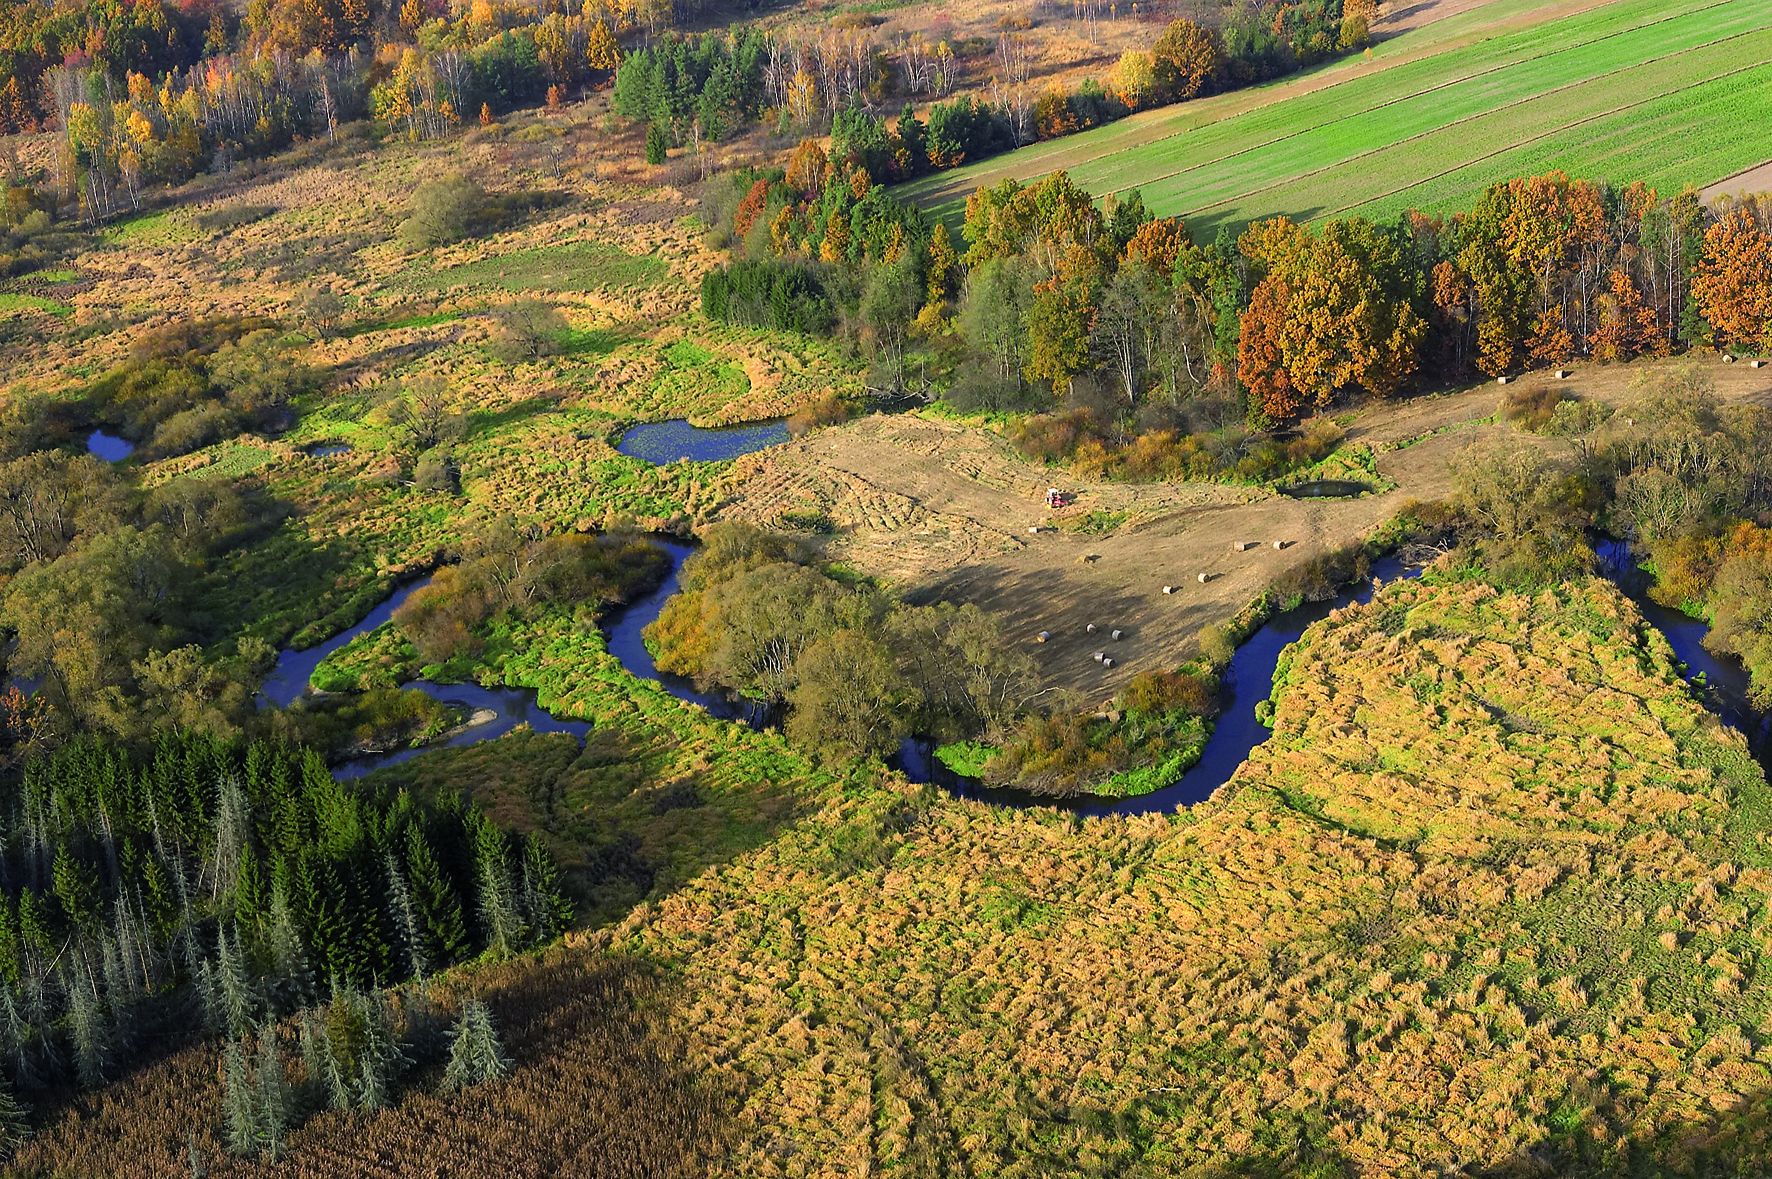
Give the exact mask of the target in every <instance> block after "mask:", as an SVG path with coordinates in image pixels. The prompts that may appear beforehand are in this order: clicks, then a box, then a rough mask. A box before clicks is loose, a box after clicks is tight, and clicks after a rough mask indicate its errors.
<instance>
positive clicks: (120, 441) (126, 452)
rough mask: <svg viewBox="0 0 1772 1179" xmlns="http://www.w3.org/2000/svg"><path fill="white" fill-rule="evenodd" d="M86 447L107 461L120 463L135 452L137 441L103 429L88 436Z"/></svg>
mask: <svg viewBox="0 0 1772 1179" xmlns="http://www.w3.org/2000/svg"><path fill="white" fill-rule="evenodd" d="M86 449H87V451H89V452H90V453H91V454H93V455H95V456H96V457H98V458H102V459H104V460H105V461H106V462H107V463H120V462H122V461H123V460H124V459H126V458H128V457H129V456H130V455H132V454H134V453H135V443H133V442H131V441H129V439H127V438H119V437H117V436H116V435H115V434H107V433H105V432H104V431H103V430H94V431H93V432H92V433H90V434H88V435H87V436H86Z"/></svg>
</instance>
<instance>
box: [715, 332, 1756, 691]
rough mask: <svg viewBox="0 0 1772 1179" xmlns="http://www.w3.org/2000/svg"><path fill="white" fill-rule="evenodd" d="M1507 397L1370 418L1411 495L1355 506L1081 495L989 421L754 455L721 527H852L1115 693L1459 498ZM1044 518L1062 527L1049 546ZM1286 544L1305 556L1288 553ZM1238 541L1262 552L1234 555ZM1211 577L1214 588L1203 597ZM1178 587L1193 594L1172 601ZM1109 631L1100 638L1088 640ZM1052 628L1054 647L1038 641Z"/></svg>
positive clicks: (841, 438) (1721, 384)
mask: <svg viewBox="0 0 1772 1179" xmlns="http://www.w3.org/2000/svg"><path fill="white" fill-rule="evenodd" d="M1669 363H1678V362H1669ZM1701 363H1703V364H1704V367H1705V369H1706V371H1707V372H1709V373H1711V375H1712V376H1713V377H1714V379H1715V380H1716V383H1717V386H1718V390H1719V392H1720V394H1721V395H1722V396H1723V397H1725V398H1727V399H1730V400H1748V399H1772V368H1769V369H1762V370H1754V369H1751V368H1749V367H1747V366H1746V365H1743V364H1736V365H1726V364H1723V363H1721V362H1720V361H1716V360H1714V359H1713V360H1707V361H1703V362H1701ZM1653 367H1654V366H1649V365H1633V366H1628V367H1620V368H1590V369H1584V370H1582V371H1580V372H1579V373H1578V374H1577V375H1576V376H1575V377H1574V378H1573V379H1571V380H1569V381H1567V382H1561V384H1564V385H1565V387H1567V388H1568V389H1569V390H1570V391H1571V392H1572V393H1574V394H1576V395H1577V396H1579V397H1581V398H1583V399H1588V400H1600V401H1605V402H1608V403H1610V404H1622V403H1624V402H1626V401H1628V400H1630V399H1631V397H1633V396H1634V394H1633V392H1632V383H1633V381H1634V380H1635V379H1636V378H1637V376H1638V375H1639V374H1640V373H1642V372H1644V371H1645V370H1646V369H1652V368H1653ZM1550 383H1553V378H1552V377H1551V376H1550V375H1549V374H1533V375H1531V376H1528V377H1526V378H1524V379H1523V381H1522V383H1521V385H1520V386H1517V387H1523V388H1527V389H1530V388H1532V387H1533V386H1535V385H1542V384H1550ZM1499 401H1500V390H1499V389H1498V388H1497V387H1496V386H1495V385H1494V384H1483V385H1478V386H1475V387H1473V388H1470V389H1466V390H1462V391H1459V392H1454V393H1446V394H1439V395H1434V396H1424V397H1418V398H1414V399H1411V400H1408V401H1404V402H1401V403H1379V404H1374V405H1369V406H1367V407H1365V408H1363V409H1361V410H1360V411H1358V412H1357V413H1356V414H1354V415H1353V416H1352V420H1351V422H1350V424H1349V427H1348V444H1350V445H1366V446H1370V447H1372V448H1373V449H1374V450H1376V451H1377V452H1379V459H1378V469H1379V472H1380V474H1381V475H1383V476H1384V477H1385V478H1386V479H1387V480H1389V481H1391V482H1394V483H1395V484H1396V485H1397V486H1396V487H1395V489H1393V490H1389V491H1386V492H1383V493H1382V494H1377V495H1368V496H1365V497H1362V498H1360V499H1355V500H1294V499H1290V498H1287V497H1286V496H1283V495H1279V494H1277V493H1274V492H1270V491H1266V490H1263V489H1260V488H1253V487H1240V486H1233V485H1227V484H1212V483H1185V484H1174V483H1144V484H1134V483H1113V482H1104V481H1096V482H1089V481H1083V482H1079V481H1077V480H1076V479H1074V478H1072V477H1071V476H1069V475H1068V474H1066V473H1065V472H1063V471H1061V470H1059V469H1057V468H1049V467H1044V466H1041V465H1039V464H1037V463H1033V462H1030V461H1028V460H1027V459H1024V458H1022V457H1021V456H1020V455H1019V454H1017V453H1016V452H1015V451H1014V449H1013V448H1012V447H1011V446H1010V445H1009V443H1008V442H1006V441H1005V440H1003V439H1002V438H1000V437H998V436H997V435H995V434H992V433H989V432H987V431H984V430H981V429H978V428H977V427H975V426H970V425H965V424H960V423H956V422H951V421H944V420H940V419H935V418H925V417H921V416H914V415H897V416H887V415H878V414H876V415H873V416H870V417H867V418H863V419H861V420H859V421H855V422H851V423H849V424H847V425H843V426H839V427H835V428H832V429H828V430H822V431H819V432H817V433H815V434H812V435H810V436H808V437H806V438H802V439H799V440H797V441H795V442H793V443H790V444H788V445H786V446H782V447H778V448H776V449H773V450H769V451H765V452H761V453H759V454H756V455H751V456H748V457H747V458H745V459H742V460H740V461H739V462H738V463H737V464H735V466H734V468H733V471H732V473H731V475H730V476H729V480H728V482H727V483H726V484H725V485H724V487H723V488H722V489H721V490H722V493H723V495H724V496H725V497H726V498H725V502H724V503H723V504H722V506H721V508H720V509H719V512H720V514H721V515H723V516H725V517H727V518H737V519H745V520H751V521H754V522H758V523H766V524H767V523H776V522H778V521H780V519H781V517H782V516H783V515H784V514H786V513H795V512H819V513H822V514H823V515H824V516H826V517H827V518H828V519H829V520H830V521H831V523H832V524H833V525H834V527H835V533H834V535H833V536H832V538H831V540H830V541H829V542H828V552H829V555H830V556H831V557H832V558H834V559H837V560H842V561H846V562H849V563H851V564H853V565H855V566H856V567H857V568H859V569H862V570H864V571H866V572H869V573H872V574H875V575H877V576H880V577H882V578H884V579H886V580H888V581H889V582H891V583H892V584H894V585H896V586H898V587H900V588H901V589H903V590H904V591H905V592H907V593H908V594H910V595H911V596H913V597H916V598H919V599H923V598H927V599H931V600H933V599H952V600H956V601H967V602H973V603H976V604H977V605H978V606H980V607H981V608H983V609H986V610H988V611H990V612H991V613H993V614H995V615H997V616H998V617H999V618H1000V619H1001V620H1002V622H1003V624H1004V630H1005V633H1006V634H1007V635H1008V636H1009V637H1010V638H1011V639H1012V640H1013V641H1015V642H1017V643H1018V644H1020V645H1022V647H1023V648H1024V649H1025V650H1026V651H1028V652H1029V653H1030V654H1032V655H1034V656H1035V658H1036V659H1037V660H1038V661H1039V663H1040V666H1041V667H1042V668H1043V669H1044V670H1045V672H1046V674H1047V676H1048V677H1049V682H1051V683H1053V684H1057V685H1061V686H1063V687H1066V688H1071V689H1074V690H1076V691H1078V692H1081V693H1083V694H1084V696H1085V698H1088V697H1091V696H1100V697H1103V698H1105V697H1106V696H1108V695H1110V694H1111V693H1112V692H1113V691H1114V690H1116V689H1118V688H1119V687H1121V686H1122V685H1123V684H1124V683H1125V681H1126V680H1127V679H1129V678H1130V677H1131V676H1132V675H1133V674H1135V673H1137V672H1140V671H1146V670H1151V669H1154V668H1168V667H1173V666H1175V665H1176V664H1178V663H1180V662H1181V661H1182V660H1183V659H1185V658H1186V657H1187V655H1188V653H1189V652H1190V651H1191V650H1192V649H1193V646H1194V643H1195V641H1196V638H1197V636H1198V633H1199V631H1200V628H1201V627H1203V626H1207V625H1214V624H1222V623H1224V622H1227V621H1229V620H1230V618H1231V617H1232V616H1233V615H1235V614H1236V613H1237V612H1238V611H1239V610H1241V609H1242V608H1243V607H1244V606H1246V605H1248V603H1249V602H1250V601H1252V600H1253V599H1254V598H1255V597H1256V596H1258V595H1259V594H1260V593H1261V592H1262V591H1263V590H1264V589H1266V588H1267V587H1268V586H1269V585H1271V584H1272V583H1273V582H1274V581H1275V580H1276V579H1277V578H1279V577H1280V576H1282V575H1284V574H1285V573H1287V572H1288V571H1289V570H1291V569H1294V568H1296V567H1297V566H1299V565H1301V564H1303V563H1304V562H1305V561H1308V560H1309V559H1311V558H1313V557H1316V556H1319V555H1321V554H1323V553H1326V552H1329V551H1332V550H1335V549H1338V548H1342V547H1345V546H1348V545H1352V544H1356V543H1358V542H1359V541H1361V540H1362V539H1363V538H1365V537H1366V536H1367V535H1369V534H1370V533H1371V532H1372V531H1373V530H1374V529H1375V528H1377V527H1378V526H1379V525H1380V524H1382V523H1383V522H1384V521H1386V520H1387V519H1389V518H1391V517H1392V516H1394V515H1395V514H1396V513H1397V511H1398V510H1399V509H1400V508H1401V507H1402V506H1403V505H1404V504H1406V503H1408V502H1409V501H1411V500H1422V501H1426V500H1432V499H1436V498H1440V497H1443V496H1445V495H1446V494H1447V493H1448V492H1449V491H1450V490H1451V486H1452V483H1451V474H1450V461H1451V459H1452V457H1453V456H1454V455H1455V454H1457V453H1458V452H1459V451H1460V450H1462V449H1463V448H1464V447H1466V446H1468V445H1470V444H1471V443H1472V442H1473V441H1476V440H1479V439H1481V438H1483V437H1486V436H1489V435H1492V434H1496V433H1499V432H1501V431H1503V430H1505V429H1507V428H1508V427H1504V426H1500V425H1497V424H1494V423H1493V422H1492V421H1490V420H1489V419H1491V418H1493V416H1494V415H1495V413H1496V410H1497V407H1498V405H1499ZM1547 445H1554V444H1550V443H1547ZM1054 485H1057V486H1061V487H1063V488H1064V489H1065V490H1066V491H1068V492H1071V493H1074V495H1075V497H1076V498H1075V501H1074V503H1073V504H1071V505H1070V506H1069V507H1067V508H1065V509H1063V510H1061V511H1058V512H1048V511H1047V510H1046V509H1045V508H1044V507H1043V504H1042V497H1043V495H1044V492H1045V490H1046V488H1047V487H1049V486H1054ZM1095 512H1101V513H1115V514H1117V513H1125V518H1124V520H1123V521H1122V522H1120V523H1119V524H1118V526H1117V527H1114V528H1112V530H1111V531H1108V532H1106V533H1105V534H1103V535H1091V534H1087V533H1083V532H1078V531H1075V530H1074V529H1075V527H1076V525H1078V524H1079V523H1080V522H1081V521H1083V520H1084V519H1085V518H1087V517H1088V516H1089V515H1090V513H1095ZM1036 523H1039V524H1052V523H1056V524H1057V525H1058V527H1057V528H1056V529H1047V530H1043V531H1041V532H1040V533H1039V534H1038V535H1030V534H1029V532H1028V529H1029V527H1030V526H1032V525H1034V524H1036ZM1276 540H1279V541H1284V542H1286V545H1287V547H1286V548H1285V549H1284V550H1283V551H1276V550H1275V549H1274V548H1273V543H1272V542H1274V541H1276ZM1236 541H1253V542H1256V544H1257V547H1255V548H1252V549H1250V550H1248V551H1247V552H1242V553H1238V552H1234V551H1233V544H1234V542H1236ZM1201 573H1206V574H1209V575H1210V576H1211V580H1210V581H1208V582H1207V583H1206V584H1204V585H1202V584H1200V582H1199V575H1200V574H1201ZM1165 585H1170V586H1173V587H1174V588H1175V592H1174V593H1173V594H1169V595H1165V594H1164V593H1163V587H1164V586H1165ZM1091 622H1093V623H1095V624H1096V625H1097V627H1098V628H1099V630H1098V632H1097V633H1095V634H1091V633H1089V632H1088V631H1087V630H1086V629H1085V628H1086V626H1087V624H1088V623H1091ZM1113 627H1119V628H1122V629H1124V630H1125V631H1126V632H1127V634H1126V637H1125V638H1124V639H1123V640H1121V641H1120V642H1118V643H1113V642H1112V640H1109V639H1106V638H1105V637H1104V634H1103V633H1102V632H1105V631H1106V630H1107V629H1109V628H1113ZM1041 631H1049V632H1050V633H1051V639H1050V641H1048V642H1046V643H1044V644H1040V643H1037V642H1035V636H1036V635H1038V634H1039V633H1040V632H1041ZM1108 645H1111V646H1112V647H1113V650H1114V654H1115V656H1116V659H1117V660H1118V663H1117V666H1115V667H1114V668H1112V669H1110V670H1106V671H1104V670H1103V669H1102V668H1101V666H1100V665H1098V664H1097V663H1095V662H1094V660H1093V659H1091V658H1090V653H1091V652H1092V651H1095V650H1099V649H1103V648H1104V647H1105V646H1108Z"/></svg>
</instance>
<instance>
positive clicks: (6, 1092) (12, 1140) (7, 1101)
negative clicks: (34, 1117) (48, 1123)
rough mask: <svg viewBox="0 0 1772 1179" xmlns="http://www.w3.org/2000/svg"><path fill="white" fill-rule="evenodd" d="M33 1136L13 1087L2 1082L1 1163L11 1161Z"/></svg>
mask: <svg viewBox="0 0 1772 1179" xmlns="http://www.w3.org/2000/svg"><path fill="white" fill-rule="evenodd" d="M30 1136H31V1125H30V1123H29V1122H28V1121H26V1120H25V1110H24V1107H23V1106H21V1105H20V1104H19V1102H18V1098H17V1097H15V1096H13V1093H12V1087H11V1086H10V1085H7V1084H5V1083H4V1082H0V1163H4V1162H7V1161H9V1160H10V1159H11V1158H12V1156H13V1155H15V1154H17V1153H18V1148H19V1147H21V1146H23V1145H24V1144H25V1141H26V1140H27V1139H28V1138H30Z"/></svg>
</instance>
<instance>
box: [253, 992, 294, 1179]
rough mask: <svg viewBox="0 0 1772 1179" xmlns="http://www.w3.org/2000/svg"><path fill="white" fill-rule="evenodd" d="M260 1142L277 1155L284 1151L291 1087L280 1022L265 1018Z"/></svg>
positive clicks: (260, 1064)
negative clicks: (279, 1033) (279, 1037)
mask: <svg viewBox="0 0 1772 1179" xmlns="http://www.w3.org/2000/svg"><path fill="white" fill-rule="evenodd" d="M257 1080H258V1084H257V1090H258V1119H257V1121H258V1125H257V1131H258V1144H259V1149H260V1150H261V1151H263V1152H264V1153H266V1154H268V1155H270V1156H271V1157H272V1158H273V1159H275V1158H276V1157H277V1156H278V1155H280V1154H281V1153H282V1152H283V1136H284V1134H285V1132H286V1131H287V1130H288V1129H289V1123H290V1117H291V1109H290V1102H289V1087H288V1085H287V1084H285V1082H284V1078H283V1054H282V1053H281V1052H280V1051H279V1050H278V1047H277V1025H276V1023H275V1022H274V1021H272V1020H269V1019H267V1020H265V1021H264V1022H263V1023H262V1024H260V1025H259V1029H258V1078H257Z"/></svg>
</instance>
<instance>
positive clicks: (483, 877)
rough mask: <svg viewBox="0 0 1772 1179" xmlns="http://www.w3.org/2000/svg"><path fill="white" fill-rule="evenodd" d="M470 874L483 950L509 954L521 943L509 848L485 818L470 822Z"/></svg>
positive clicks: (521, 933)
mask: <svg viewBox="0 0 1772 1179" xmlns="http://www.w3.org/2000/svg"><path fill="white" fill-rule="evenodd" d="M474 873H475V876H476V877H477V880H478V883H479V886H480V895H479V898H478V899H479V902H480V904H479V908H480V927H481V930H482V931H483V933H484V934H485V938H486V948H487V949H489V950H491V951H492V952H493V953H494V954H497V955H500V956H503V955H505V954H509V953H511V952H512V951H513V950H515V949H517V948H518V947H519V946H520V945H521V944H522V941H523V932H522V926H521V922H520V921H519V920H518V915H517V907H516V903H515V898H514V897H513V896H512V893H511V863H510V848H509V843H508V841H507V840H506V838H505V833H504V832H503V831H500V830H499V829H498V826H497V825H496V824H495V823H493V822H492V820H490V819H488V818H487V817H486V816H485V815H477V816H475V819H474Z"/></svg>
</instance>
